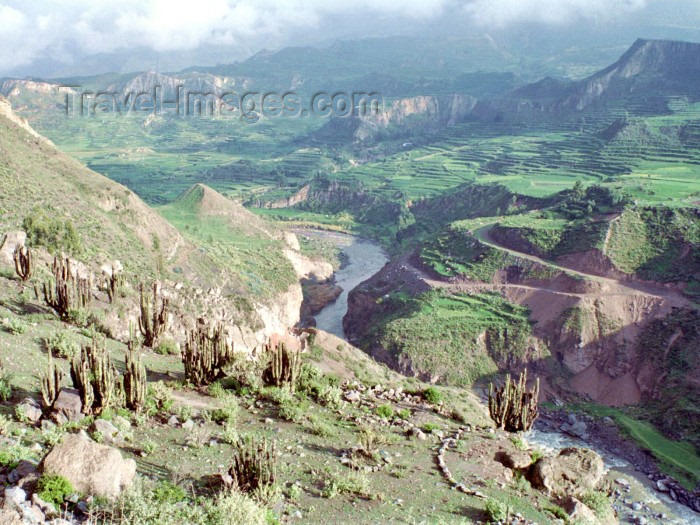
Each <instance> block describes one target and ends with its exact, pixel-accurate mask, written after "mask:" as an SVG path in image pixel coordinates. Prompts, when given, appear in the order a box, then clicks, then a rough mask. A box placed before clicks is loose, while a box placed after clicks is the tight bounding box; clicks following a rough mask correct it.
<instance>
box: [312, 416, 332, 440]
mask: <svg viewBox="0 0 700 525" xmlns="http://www.w3.org/2000/svg"><path fill="white" fill-rule="evenodd" d="M308 420H309V425H308V428H309V430H310V431H311V433H312V434H314V435H316V436H320V437H325V438H329V437H333V436H335V435H336V431H335V428H333V426H332V425H330V424H329V423H328V422H327V421H324V420H323V419H322V418H320V417H318V416H317V415H316V414H311V415H310V416H309V417H308Z"/></svg>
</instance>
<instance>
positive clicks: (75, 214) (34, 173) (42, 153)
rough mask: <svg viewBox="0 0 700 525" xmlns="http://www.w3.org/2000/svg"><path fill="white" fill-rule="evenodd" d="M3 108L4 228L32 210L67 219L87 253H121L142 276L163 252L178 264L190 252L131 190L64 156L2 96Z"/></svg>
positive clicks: (103, 258) (16, 225)
mask: <svg viewBox="0 0 700 525" xmlns="http://www.w3.org/2000/svg"><path fill="white" fill-rule="evenodd" d="M0 107H2V108H4V109H3V111H2V114H1V115H0V187H1V188H2V191H1V192H0V230H1V231H3V232H7V231H10V230H16V229H20V228H21V226H22V223H23V222H24V221H25V219H27V218H28V217H32V216H35V215H43V216H49V217H51V218H54V219H57V220H60V221H69V222H70V223H71V224H72V225H73V226H74V227H75V228H76V230H77V232H78V234H79V236H80V237H82V239H83V249H84V250H85V255H86V256H87V257H88V258H90V259H94V260H95V262H96V263H103V262H107V261H109V260H114V259H120V260H122V261H124V264H125V267H126V270H127V271H131V272H139V273H141V272H143V273H146V274H154V272H155V270H156V264H157V260H158V258H159V257H160V256H163V257H164V258H165V260H166V262H175V261H177V260H178V259H179V258H180V256H181V255H182V254H183V252H184V251H185V250H187V248H188V246H187V244H186V243H185V242H184V240H183V238H182V236H181V235H180V234H179V233H178V232H177V230H175V228H173V227H172V226H171V225H169V224H168V223H167V222H166V221H165V220H163V219H162V218H161V217H160V216H159V215H158V214H157V213H156V212H154V211H153V210H151V209H150V208H149V207H148V206H146V205H145V204H144V203H143V202H142V201H141V199H139V198H138V197H137V196H136V195H135V194H134V193H132V192H131V191H130V190H129V189H127V188H125V187H124V186H122V185H120V184H117V183H115V182H113V181H111V180H109V179H107V178H106V177H103V176H102V175H99V174H97V173H95V172H93V171H91V170H89V169H87V168H86V167H84V166H82V165H81V164H80V163H78V162H77V161H75V160H73V159H71V158H70V157H68V156H66V155H64V154H62V153H61V152H60V151H58V150H57V149H56V148H55V147H53V145H51V143H49V142H48V141H47V140H46V139H44V138H43V137H40V136H39V135H38V134H37V133H36V132H34V130H32V129H31V128H29V126H28V125H27V124H26V122H23V121H21V120H20V119H19V117H16V116H15V115H14V113H13V112H12V110H11V109H9V104H8V103H7V101H6V100H5V99H2V100H0ZM156 239H157V241H156ZM154 244H155V245H156V246H154ZM157 246H159V247H160V248H159V249H158V248H157Z"/></svg>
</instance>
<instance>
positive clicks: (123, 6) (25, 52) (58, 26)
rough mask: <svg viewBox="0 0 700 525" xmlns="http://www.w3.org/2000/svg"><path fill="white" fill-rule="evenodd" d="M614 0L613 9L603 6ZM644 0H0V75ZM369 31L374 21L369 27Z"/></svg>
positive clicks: (497, 21)
mask: <svg viewBox="0 0 700 525" xmlns="http://www.w3.org/2000/svg"><path fill="white" fill-rule="evenodd" d="M613 5H614V7H612V6H613ZM643 5H644V0H616V1H615V2H611V1H610V0H471V1H469V2H468V3H467V4H466V5H465V3H464V1H463V0H462V1H460V0H401V1H396V0H345V1H334V0H194V1H193V0H120V1H114V0H112V1H105V0H33V1H27V0H6V1H3V0H0V73H1V72H2V71H8V70H10V69H12V68H16V67H18V66H21V65H25V64H31V63H33V62H34V61H37V60H41V61H44V62H46V61H51V60H60V61H63V62H70V61H71V59H74V58H79V57H80V56H86V55H90V54H95V53H109V52H114V51H119V50H122V49H130V48H136V47H145V48H147V49H151V50H153V51H156V52H165V51H178V50H192V49H197V48H199V47H200V46H205V45H245V46H248V47H250V48H251V50H253V51H255V50H257V49H253V48H254V47H256V46H257V48H258V49H259V48H261V47H267V48H272V47H278V46H284V45H295V44H297V45H298V40H299V38H302V40H303V39H304V38H306V41H309V40H310V39H309V38H308V37H309V35H313V34H316V33H319V34H322V35H323V37H332V36H333V35H334V34H337V31H336V30H339V29H340V28H342V29H343V30H344V33H343V34H346V35H347V34H353V35H356V36H357V37H362V36H365V34H366V33H365V32H366V31H367V26H369V24H366V22H367V21H368V20H370V19H372V20H375V18H376V19H377V20H381V21H382V22H383V21H384V20H386V24H387V26H386V32H387V34H392V31H396V30H397V28H398V29H401V27H402V25H405V24H407V23H409V22H416V21H418V22H420V21H431V20H433V21H434V20H439V19H440V17H444V18H446V19H449V20H450V21H454V20H455V19H458V18H460V17H462V18H464V23H465V25H466V24H468V23H469V22H471V21H476V22H477V23H479V24H482V25H495V26H504V25H508V24H511V23H514V22H522V21H524V22H530V21H540V22H546V23H562V22H565V21H568V20H571V19H575V18H579V17H581V16H599V15H605V14H610V13H615V12H620V11H624V10H629V9H634V8H639V7H642V6H643ZM373 27H374V28H375V29H374V31H375V33H376V31H377V29H376V28H377V27H379V28H380V29H379V30H381V28H382V27H383V26H381V25H380V26H377V25H376V24H375V25H374V26H373Z"/></svg>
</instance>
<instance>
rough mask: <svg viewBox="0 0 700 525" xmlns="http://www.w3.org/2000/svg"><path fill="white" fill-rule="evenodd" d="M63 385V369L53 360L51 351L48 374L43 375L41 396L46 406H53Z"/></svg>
mask: <svg viewBox="0 0 700 525" xmlns="http://www.w3.org/2000/svg"><path fill="white" fill-rule="evenodd" d="M62 385H63V370H61V369H60V368H58V367H57V366H56V364H55V363H54V362H53V356H52V355H51V351H49V362H48V366H47V369H46V374H44V375H43V376H42V377H41V397H42V399H43V401H44V406H45V407H46V408H51V407H52V406H53V404H54V403H55V402H56V399H58V394H59V392H60V391H61V386H62Z"/></svg>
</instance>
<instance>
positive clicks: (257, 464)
mask: <svg viewBox="0 0 700 525" xmlns="http://www.w3.org/2000/svg"><path fill="white" fill-rule="evenodd" d="M276 463H277V454H276V451H275V444H274V443H270V442H269V441H268V440H267V438H266V437H264V436H262V437H260V436H246V437H243V438H240V439H239V440H238V441H237V442H236V444H235V445H234V451H233V463H232V465H231V468H229V470H228V478H227V479H226V480H225V481H226V482H227V484H228V485H229V487H230V488H235V489H238V490H240V491H242V492H253V491H255V490H257V489H259V488H260V487H263V486H270V485H274V483H275V478H276Z"/></svg>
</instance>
